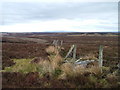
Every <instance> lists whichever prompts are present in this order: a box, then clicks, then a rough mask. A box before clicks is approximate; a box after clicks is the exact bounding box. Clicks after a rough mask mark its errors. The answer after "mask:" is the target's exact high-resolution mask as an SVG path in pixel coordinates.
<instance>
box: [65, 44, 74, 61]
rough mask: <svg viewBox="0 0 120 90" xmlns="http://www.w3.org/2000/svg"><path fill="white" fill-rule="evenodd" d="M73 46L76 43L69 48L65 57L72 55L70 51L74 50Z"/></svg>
mask: <svg viewBox="0 0 120 90" xmlns="http://www.w3.org/2000/svg"><path fill="white" fill-rule="evenodd" d="M73 48H74V45H72V46H71V48H70V49H69V51H68V53H67V55H66V56H65V59H66V58H67V57H68V56H69V55H70V53H71V52H72V50H73Z"/></svg>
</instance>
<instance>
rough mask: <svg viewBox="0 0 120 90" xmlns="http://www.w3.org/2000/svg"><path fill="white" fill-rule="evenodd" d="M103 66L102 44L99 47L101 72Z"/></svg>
mask: <svg viewBox="0 0 120 90" xmlns="http://www.w3.org/2000/svg"><path fill="white" fill-rule="evenodd" d="M102 66H103V46H102V45H100V47H99V67H100V68H101V72H102Z"/></svg>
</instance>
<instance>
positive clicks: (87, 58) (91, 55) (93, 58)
mask: <svg viewBox="0 0 120 90" xmlns="http://www.w3.org/2000/svg"><path fill="white" fill-rule="evenodd" d="M81 59H83V60H85V59H86V60H97V58H96V56H95V54H93V53H89V54H87V55H86V56H83V57H82V58H81Z"/></svg>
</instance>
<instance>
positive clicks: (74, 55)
mask: <svg viewBox="0 0 120 90" xmlns="http://www.w3.org/2000/svg"><path fill="white" fill-rule="evenodd" d="M73 60H74V61H75V60H76V45H74V50H73Z"/></svg>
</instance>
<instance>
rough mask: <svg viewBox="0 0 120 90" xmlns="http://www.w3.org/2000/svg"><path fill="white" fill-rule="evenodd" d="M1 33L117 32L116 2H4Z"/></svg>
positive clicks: (1, 3) (0, 6)
mask: <svg viewBox="0 0 120 90" xmlns="http://www.w3.org/2000/svg"><path fill="white" fill-rule="evenodd" d="M0 12H2V13H0V32H117V31H118V2H117V0H115V1H114V2H113V0H112V1H111V2H110V0H109V2H108V0H104V1H100V2H95V1H94V0H93V1H91V2H88V1H87V0H85V1H79V0H75V1H73V0H69V1H68V0H58V1H57V0H49V1H48V0H3V1H1V2H0Z"/></svg>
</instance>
